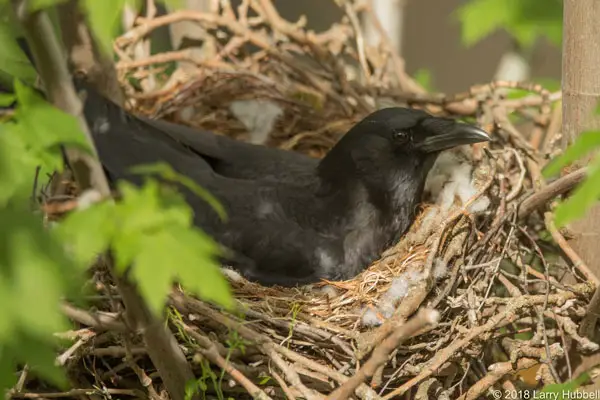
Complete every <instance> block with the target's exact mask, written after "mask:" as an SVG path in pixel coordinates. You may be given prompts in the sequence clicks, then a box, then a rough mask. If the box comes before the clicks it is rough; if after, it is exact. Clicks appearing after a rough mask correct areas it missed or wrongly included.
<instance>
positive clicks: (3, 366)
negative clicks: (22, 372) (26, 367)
mask: <svg viewBox="0 0 600 400" xmlns="http://www.w3.org/2000/svg"><path fill="white" fill-rule="evenodd" d="M16 383H17V374H16V371H15V364H14V360H13V356H12V354H11V353H10V351H9V349H8V348H7V346H6V345H3V343H2V341H0V393H5V391H6V390H8V389H10V388H11V387H13V386H14V385H15V384H16Z"/></svg>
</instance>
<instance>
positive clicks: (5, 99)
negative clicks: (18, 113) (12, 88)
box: [0, 93, 17, 107]
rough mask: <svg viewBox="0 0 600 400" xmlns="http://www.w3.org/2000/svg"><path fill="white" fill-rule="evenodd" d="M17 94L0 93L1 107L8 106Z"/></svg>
mask: <svg viewBox="0 0 600 400" xmlns="http://www.w3.org/2000/svg"><path fill="white" fill-rule="evenodd" d="M16 99H17V98H16V96H15V95H14V94H12V93H0V107H8V106H10V105H11V104H13V103H14V102H15V100H16Z"/></svg>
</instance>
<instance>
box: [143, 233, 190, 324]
mask: <svg viewBox="0 0 600 400" xmlns="http://www.w3.org/2000/svg"><path fill="white" fill-rule="evenodd" d="M173 239H174V238H172V237H169V233H168V232H160V233H157V234H156V235H150V236H147V237H145V238H144V240H143V241H142V244H141V246H140V249H139V250H140V251H139V254H138V256H137V257H136V259H135V265H134V268H133V272H132V273H133V276H134V278H135V280H136V281H137V282H138V287H139V289H140V292H141V294H142V296H143V297H144V299H146V302H147V304H148V306H149V307H150V309H151V310H152V311H153V312H154V313H155V314H158V315H160V313H161V311H162V309H163V306H164V304H165V300H166V298H167V295H168V294H169V292H170V289H171V285H172V284H173V282H174V278H175V277H176V273H177V265H174V264H175V263H177V262H178V260H180V258H181V255H180V254H177V253H173V252H172V251H173V250H177V251H178V250H179V249H174V247H177V246H173V244H172V240H173ZM175 254H177V255H175Z"/></svg>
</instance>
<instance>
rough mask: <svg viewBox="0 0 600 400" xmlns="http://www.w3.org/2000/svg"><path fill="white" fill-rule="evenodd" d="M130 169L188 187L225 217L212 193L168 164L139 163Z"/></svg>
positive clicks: (220, 215)
mask: <svg viewBox="0 0 600 400" xmlns="http://www.w3.org/2000/svg"><path fill="white" fill-rule="evenodd" d="M132 171H133V172H134V173H137V174H154V175H158V176H160V177H161V178H163V179H165V180H167V181H170V182H174V183H179V184H181V185H184V186H185V187H187V188H188V189H190V190H191V191H192V192H193V193H194V194H195V195H196V196H198V197H200V198H201V199H203V200H204V201H206V202H207V203H208V204H209V205H210V206H211V207H212V208H213V209H214V210H215V211H216V212H217V214H219V217H221V219H223V220H225V219H226V218H227V214H226V213H225V209H224V208H223V206H222V205H221V203H219V201H218V200H217V199H216V198H215V197H214V196H213V195H212V194H210V193H209V192H208V191H206V190H205V189H204V188H202V187H200V186H199V185H198V184H197V183H196V182H194V181H193V180H192V179H190V178H188V177H187V176H183V175H180V174H178V173H177V172H175V170H174V169H173V168H172V167H171V166H170V165H169V164H166V163H162V162H159V163H155V164H152V165H139V166H137V167H134V168H132Z"/></svg>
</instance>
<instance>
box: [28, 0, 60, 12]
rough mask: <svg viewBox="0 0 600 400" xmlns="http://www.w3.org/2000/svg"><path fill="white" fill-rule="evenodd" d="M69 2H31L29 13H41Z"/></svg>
mask: <svg viewBox="0 0 600 400" xmlns="http://www.w3.org/2000/svg"><path fill="white" fill-rule="evenodd" d="M66 1H67V0H30V1H29V12H34V11H39V10H43V9H46V8H50V7H53V6H56V5H58V4H60V3H64V2H66Z"/></svg>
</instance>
